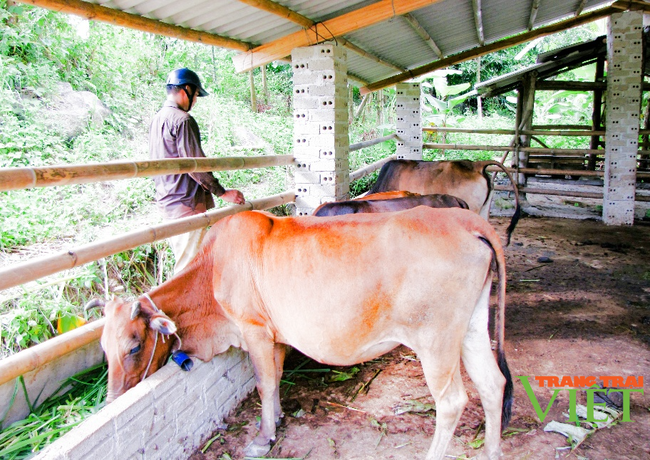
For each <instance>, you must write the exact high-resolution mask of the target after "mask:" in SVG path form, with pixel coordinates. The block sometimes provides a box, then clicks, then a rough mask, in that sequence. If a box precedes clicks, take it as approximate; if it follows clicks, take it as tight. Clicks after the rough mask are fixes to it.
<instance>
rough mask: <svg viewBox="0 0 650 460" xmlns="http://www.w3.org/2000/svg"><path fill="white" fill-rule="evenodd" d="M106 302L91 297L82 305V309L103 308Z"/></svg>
mask: <svg viewBox="0 0 650 460" xmlns="http://www.w3.org/2000/svg"><path fill="white" fill-rule="evenodd" d="M104 305H106V302H104V301H103V300H102V299H93V300H91V301H90V302H88V303H87V304H86V305H85V306H84V311H88V310H92V309H93V308H104Z"/></svg>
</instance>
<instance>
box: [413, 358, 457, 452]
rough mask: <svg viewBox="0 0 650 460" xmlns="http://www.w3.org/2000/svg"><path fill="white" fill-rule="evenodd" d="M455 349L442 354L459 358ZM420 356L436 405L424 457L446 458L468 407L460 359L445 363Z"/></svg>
mask: <svg viewBox="0 0 650 460" xmlns="http://www.w3.org/2000/svg"><path fill="white" fill-rule="evenodd" d="M454 348H455V347H453V346H452V347H450V349H448V350H445V354H449V355H450V356H452V355H453V356H457V357H460V356H459V355H460V350H458V354H456V353H455V352H454ZM419 356H420V361H421V362H422V369H423V371H424V376H425V378H426V380H427V385H428V386H429V390H430V391H431V395H432V396H433V399H434V400H435V402H436V432H435V434H434V436H433V441H432V443H431V447H430V448H429V452H428V453H427V457H426V458H427V460H439V459H443V458H445V453H446V452H447V446H448V445H449V441H450V440H451V438H452V436H453V434H454V430H455V429H456V425H457V424H458V420H460V415H461V414H462V412H463V409H464V408H465V405H466V404H467V393H466V392H465V387H464V386H463V381H462V379H461V376H460V359H458V358H457V359H456V361H455V362H452V363H445V362H444V358H443V359H442V360H441V359H440V356H438V357H436V356H435V355H431V354H428V355H427V354H425V355H422V354H419Z"/></svg>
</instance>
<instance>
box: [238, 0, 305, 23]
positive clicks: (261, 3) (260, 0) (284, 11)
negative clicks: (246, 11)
mask: <svg viewBox="0 0 650 460" xmlns="http://www.w3.org/2000/svg"><path fill="white" fill-rule="evenodd" d="M238 1H240V2H241V3H245V4H247V5H249V6H252V7H254V8H257V9H258V10H262V11H266V12H267V13H271V14H275V15H276V16H280V17H281V18H284V19H287V20H289V21H291V22H293V23H295V24H298V25H299V26H301V27H304V28H305V29H309V28H310V27H311V26H313V25H314V21H312V20H311V19H309V18H308V17H306V16H303V15H302V14H299V13H296V12H295V11H293V10H290V9H289V8H287V7H286V6H283V5H280V4H279V3H275V2H271V1H270V0H238Z"/></svg>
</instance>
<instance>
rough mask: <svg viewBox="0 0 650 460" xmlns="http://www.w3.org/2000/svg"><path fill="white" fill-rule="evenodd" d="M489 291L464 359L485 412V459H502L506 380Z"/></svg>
mask: <svg viewBox="0 0 650 460" xmlns="http://www.w3.org/2000/svg"><path fill="white" fill-rule="evenodd" d="M489 295H490V293H489V284H488V286H487V290H486V291H484V292H483V294H482V295H481V299H480V300H479V304H478V306H477V307H476V309H475V310H474V314H473V315H472V319H471V320H470V325H469V329H468V331H467V335H466V336H465V339H464V340H463V348H462V358H463V364H464V365H465V370H466V371H467V374H468V375H469V377H470V378H471V379H472V382H474V385H475V386H476V389H477V391H478V394H479V396H480V398H481V404H482V405H483V410H484V412H485V449H484V452H483V457H484V458H489V459H491V460H492V459H497V458H500V457H501V448H500V446H499V444H500V442H501V406H502V404H503V389H504V387H505V384H506V379H505V377H504V376H503V374H502V373H501V371H500V370H499V367H498V366H497V363H496V360H495V359H494V355H493V353H492V348H491V346H490V335H489V333H488V328H487V324H488V299H489Z"/></svg>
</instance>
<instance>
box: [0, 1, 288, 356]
mask: <svg viewBox="0 0 650 460" xmlns="http://www.w3.org/2000/svg"><path fill="white" fill-rule="evenodd" d="M0 22H1V23H2V27H0V167H21V166H30V167H37V166H48V165H56V164H66V163H67V164H87V163H100V162H107V161H113V160H124V159H136V160H142V159H146V158H148V126H149V120H150V119H151V117H152V116H153V114H154V113H155V112H156V111H157V110H158V109H159V108H160V107H161V105H162V103H163V101H164V99H165V91H164V83H165V80H166V76H167V74H168V73H169V71H171V70H172V69H174V68H178V67H191V68H192V69H194V70H195V71H197V72H198V73H199V75H200V76H201V78H202V81H203V83H204V86H205V87H206V89H207V90H208V91H209V92H210V93H211V96H210V97H207V98H202V99H201V103H200V104H198V105H197V107H196V109H195V110H193V112H192V114H193V115H194V117H195V118H196V119H197V121H198V123H199V126H200V127H201V130H202V141H203V146H204V150H205V151H206V154H207V155H208V156H230V155H243V156H251V155H260V154H276V153H277V154H287V153H291V145H292V124H291V123H292V120H291V117H287V116H286V115H287V113H288V111H289V110H290V94H291V73H290V67H289V66H288V65H286V64H278V65H275V64H274V65H270V66H268V71H267V78H266V81H267V87H268V96H266V95H264V94H262V88H263V85H262V73H261V71H260V70H259V69H258V70H256V71H255V72H254V77H255V82H256V85H257V88H258V95H257V97H258V101H259V104H258V106H259V108H260V111H261V112H262V113H253V112H252V111H251V110H250V102H249V97H250V96H249V81H248V75H247V74H242V75H239V74H236V73H235V72H234V68H233V64H232V59H231V58H232V55H233V52H231V51H226V50H220V49H217V48H214V47H210V46H205V45H201V44H197V43H189V42H185V41H181V40H175V39H171V38H167V37H160V36H155V35H152V34H147V33H142V32H138V31H134V30H130V29H123V28H119V27H114V26H111V25H107V24H103V23H99V22H90V23H89V22H87V21H83V20H80V19H78V18H75V17H72V16H68V15H64V14H58V13H54V12H51V11H48V10H44V9H41V8H33V7H30V6H26V5H22V4H19V5H16V6H11V7H7V3H6V0H0ZM84 25H85V26H87V33H83V30H82V29H83V27H82V26H84ZM60 82H66V83H69V84H70V85H72V88H73V89H74V90H77V91H90V92H91V93H93V94H95V95H96V96H97V97H98V98H99V99H100V100H101V102H102V103H103V104H104V105H105V106H106V107H107V108H108V109H110V115H109V116H108V118H107V119H106V120H105V122H104V123H103V124H99V125H95V124H93V123H89V124H88V126H87V127H86V128H85V129H84V130H83V131H82V132H81V133H80V134H78V135H76V136H74V137H72V138H65V137H64V136H63V135H62V134H59V133H58V132H56V131H55V130H53V129H52V128H51V127H50V125H49V123H48V121H49V120H47V116H45V117H44V115H43V114H44V113H45V109H48V108H51V106H52V104H53V101H56V98H57V97H58V96H57V94H58V86H59V84H60ZM242 127H247V128H248V131H249V132H250V133H252V135H255V136H257V137H258V139H259V141H260V142H259V143H260V147H261V148H262V150H261V151H259V150H254V149H251V148H248V149H246V148H244V149H242V148H240V147H239V143H240V142H239V140H238V138H237V131H238V130H240V129H241V128H242ZM217 176H218V177H219V178H220V180H221V182H222V184H223V185H224V186H226V187H228V188H232V187H237V188H240V189H241V190H242V191H243V192H244V193H245V195H246V197H247V198H248V199H253V198H258V197H262V196H265V195H269V194H273V193H278V192H280V191H282V190H285V189H286V188H287V184H286V180H287V176H288V175H287V171H286V168H280V167H278V168H268V169H264V170H251V171H230V172H224V173H219V174H217ZM153 193H154V187H153V182H152V181H151V179H149V178H141V179H131V180H125V181H113V182H106V183H97V184H86V185H73V186H62V187H49V188H34V189H27V190H16V191H9V192H0V200H1V201H2V206H0V221H1V222H2V225H1V226H0V251H2V252H3V253H4V254H6V255H7V261H8V263H13V262H17V261H18V260H20V258H19V257H18V253H20V252H21V251H23V250H24V248H26V247H29V248H30V253H31V254H32V255H38V253H39V252H41V251H42V252H44V253H52V252H56V251H57V250H59V248H62V247H74V246H78V245H80V244H84V243H88V242H91V241H96V240H99V239H106V238H110V237H113V236H115V235H117V234H120V233H125V232H128V231H131V230H134V229H136V228H140V227H142V226H144V225H154V224H157V223H158V222H160V220H161V219H160V216H159V215H158V213H157V211H156V210H155V207H154V205H153ZM221 204H223V203H221ZM14 253H16V255H15V256H14V255H13V254H14ZM172 271H173V256H172V255H171V252H170V250H169V248H168V245H167V243H166V242H160V243H155V244H152V245H145V246H142V247H139V248H135V249H133V250H129V251H125V252H124V253H121V254H115V255H113V256H111V257H108V258H107V259H106V260H105V261H103V264H101V263H94V264H88V265H86V266H84V267H80V268H77V269H74V270H71V271H70V272H68V273H66V274H64V275H63V276H64V278H63V279H61V278H55V277H54V278H52V279H50V278H48V279H44V280H39V281H38V282H36V283H30V284H29V285H28V286H25V287H23V289H24V290H26V292H23V291H22V290H21V289H20V288H15V289H13V290H9V292H8V293H6V294H7V295H5V296H4V297H3V298H0V312H5V313H4V314H3V316H2V329H1V330H0V334H1V339H2V355H3V356H4V355H6V354H9V353H12V352H15V351H19V350H21V349H23V348H26V347H28V346H30V345H32V344H34V343H38V342H40V341H43V340H45V339H47V338H48V337H51V336H52V335H54V334H55V333H56V325H57V320H58V318H61V317H63V318H66V317H67V318H71V317H72V316H73V315H79V314H81V310H80V308H81V306H82V305H83V304H84V303H85V302H86V301H87V300H89V299H90V298H92V297H93V296H102V297H103V296H105V295H106V294H107V293H106V292H105V287H106V286H108V290H109V292H111V293H113V292H115V293H127V294H131V295H133V294H136V293H139V292H142V291H144V290H147V289H149V287H150V286H152V285H156V284H159V283H161V282H163V281H164V280H165V279H167V278H168V277H169V276H170V274H171V273H172ZM58 276H59V277H60V276H61V274H59V275H58ZM3 294H5V293H3Z"/></svg>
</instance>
